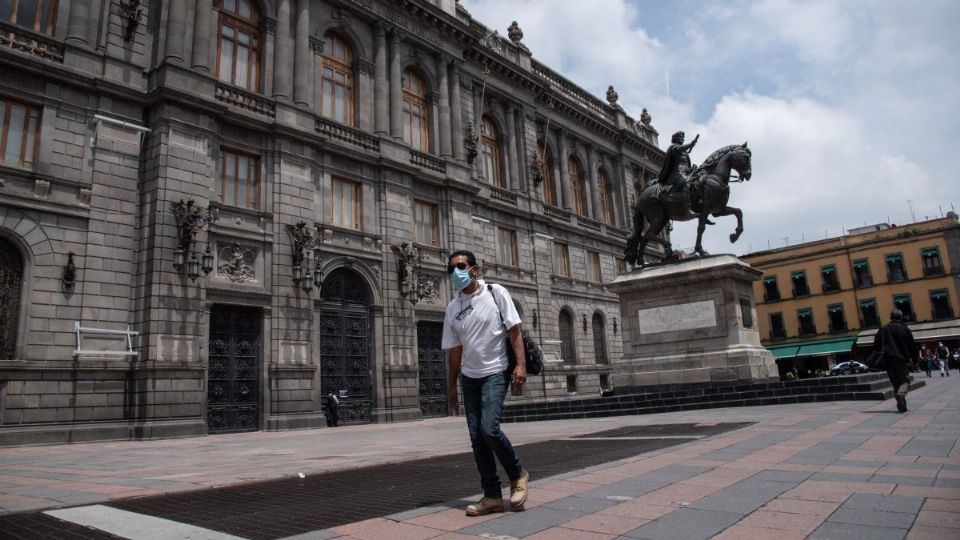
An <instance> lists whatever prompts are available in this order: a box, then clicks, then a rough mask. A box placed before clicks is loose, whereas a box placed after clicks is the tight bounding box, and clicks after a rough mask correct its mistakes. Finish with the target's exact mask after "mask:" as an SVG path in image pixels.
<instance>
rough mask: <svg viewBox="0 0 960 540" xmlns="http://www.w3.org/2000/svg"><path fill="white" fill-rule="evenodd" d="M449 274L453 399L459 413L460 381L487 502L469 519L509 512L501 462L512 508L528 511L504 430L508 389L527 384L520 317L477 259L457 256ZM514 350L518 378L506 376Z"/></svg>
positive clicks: (446, 332)
mask: <svg viewBox="0 0 960 540" xmlns="http://www.w3.org/2000/svg"><path fill="white" fill-rule="evenodd" d="M447 273H448V274H450V280H451V283H452V285H453V288H454V289H455V290H456V291H458V292H457V294H456V295H455V296H454V297H453V299H452V300H450V303H449V304H447V312H446V315H445V316H444V319H443V341H442V347H443V348H444V349H445V350H447V351H448V353H449V356H448V363H449V367H450V378H449V381H448V386H447V396H448V399H449V401H450V407H451V408H452V409H454V410H457V409H458V408H459V406H460V403H459V398H458V396H457V379H458V378H459V379H460V384H461V386H462V387H463V407H464V413H465V415H466V417H467V430H468V431H469V432H470V443H471V445H472V446H473V459H474V461H476V463H477V470H478V471H479V473H480V485H481V486H482V487H483V498H481V499H480V501H478V502H477V503H475V504H471V505H469V506H467V512H466V513H467V515H468V516H484V515H487V514H492V513H495V512H503V494H502V492H501V489H500V477H498V476H497V459H499V460H500V465H501V466H502V467H503V469H504V470H505V471H506V473H507V477H509V478H510V507H511V508H512V509H513V510H523V505H524V504H525V503H526V502H527V482H528V480H529V478H530V475H529V473H528V472H527V471H526V470H525V469H524V468H523V464H522V463H521V462H520V456H518V455H517V452H516V451H515V450H514V448H513V445H512V444H510V439H508V438H507V435H506V434H505V433H504V432H503V431H501V429H500V418H501V417H502V415H503V400H504V399H506V397H507V384H508V383H512V385H513V389H514V390H516V391H519V390H520V389H521V388H523V385H524V383H526V381H527V367H526V362H525V360H524V359H525V355H524V351H523V338H522V336H521V334H520V315H519V314H517V308H516V307H515V306H514V305H513V301H512V300H511V298H510V293H509V292H508V291H507V289H505V288H503V287H502V286H500V285H493V286H492V288H491V289H487V286H486V284H485V283H484V282H483V281H481V280H480V279H479V274H480V269H479V268H478V267H477V259H476V257H475V256H474V255H473V253H471V252H469V251H464V250H459V251H454V252H453V253H452V254H451V255H450V258H449V259H448V260H447ZM501 313H502V319H501ZM507 336H509V343H508V339H507ZM508 345H509V346H510V347H512V348H513V351H514V353H515V355H516V356H515V358H517V360H518V361H517V366H516V368H514V370H513V372H512V373H505V371H506V370H507V366H508V365H509V360H508V358H507V346H508ZM507 378H510V379H511V380H510V381H508V380H507ZM494 456H496V457H494Z"/></svg>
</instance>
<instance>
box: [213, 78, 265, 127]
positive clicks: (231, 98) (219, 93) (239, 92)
mask: <svg viewBox="0 0 960 540" xmlns="http://www.w3.org/2000/svg"><path fill="white" fill-rule="evenodd" d="M216 98H217V100H218V101H222V102H224V103H226V104H228V105H233V106H234V107H237V108H240V109H244V110H247V111H250V112H254V113H257V114H262V115H264V116H269V117H270V118H273V117H274V116H276V106H275V105H274V103H273V100H271V99H268V98H265V97H263V96H261V95H260V94H257V93H255V92H251V91H249V90H245V89H243V88H240V87H239V86H233V85H229V84H226V83H223V82H218V83H217V90H216Z"/></svg>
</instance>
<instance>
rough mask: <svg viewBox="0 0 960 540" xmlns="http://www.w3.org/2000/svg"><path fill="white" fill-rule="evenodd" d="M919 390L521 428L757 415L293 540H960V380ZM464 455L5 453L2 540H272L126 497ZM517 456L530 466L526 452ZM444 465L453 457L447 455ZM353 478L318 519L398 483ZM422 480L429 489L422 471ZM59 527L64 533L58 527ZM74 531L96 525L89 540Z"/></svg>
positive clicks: (437, 429)
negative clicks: (489, 497) (473, 505)
mask: <svg viewBox="0 0 960 540" xmlns="http://www.w3.org/2000/svg"><path fill="white" fill-rule="evenodd" d="M956 374H957V373H956V372H954V375H956ZM924 380H926V381H927V383H928V384H927V386H926V387H924V388H921V389H920V390H918V391H915V392H912V393H911V394H910V396H909V397H908V402H909V406H910V412H909V413H907V414H898V413H896V412H895V405H894V402H893V400H888V401H885V402H880V403H878V402H826V403H811V404H803V405H779V406H770V407H754V408H731V409H713V410H702V411H685V412H676V413H664V414H656V415H645V416H629V417H615V418H604V419H593V420H570V421H554V422H533V423H525V424H509V425H506V426H505V430H506V431H507V433H508V434H509V435H510V436H511V438H512V439H513V440H514V442H515V444H518V445H530V446H528V447H527V449H528V451H529V452H530V453H533V452H541V451H543V450H537V449H538V448H549V447H552V446H551V445H556V444H561V443H563V442H564V441H573V440H574V439H579V440H586V441H590V440H594V439H597V438H598V437H597V435H596V434H598V433H599V432H603V431H609V430H614V429H617V428H629V427H632V426H652V425H663V424H685V423H686V424H699V425H701V426H703V425H705V424H713V423H734V422H752V423H753V424H752V425H750V426H747V427H743V428H741V429H737V430H734V431H727V432H724V433H717V434H709V433H708V434H705V435H703V434H701V435H696V437H698V438H684V439H678V440H676V441H673V443H674V444H672V446H666V447H664V446H663V445H659V446H658V445H652V446H649V447H647V446H643V445H638V446H637V451H636V452H637V453H636V454H635V455H628V456H627V457H620V456H621V455H622V454H620V455H618V456H616V459H615V460H614V461H609V462H605V463H599V464H590V465H588V466H585V467H584V468H577V469H574V470H571V471H569V472H565V473H562V474H553V476H546V475H547V474H550V473H551V472H552V473H555V472H556V470H552V471H551V472H547V471H546V470H544V474H542V475H540V476H539V477H538V471H537V469H536V468H535V467H534V466H533V465H532V464H531V466H530V467H531V477H532V480H533V482H532V483H531V491H530V498H529V500H528V502H527V505H526V506H527V508H526V510H525V511H523V512H509V511H508V512H506V513H504V514H496V515H493V516H485V517H481V518H469V517H466V516H465V515H464V513H463V508H464V506H465V505H466V504H467V501H469V500H470V499H473V498H474V497H466V498H464V499H456V500H450V501H436V502H435V503H433V504H430V505H426V506H420V507H412V508H409V509H407V510H405V511H402V512H400V513H392V514H390V515H383V516H380V517H372V518H366V519H364V518H360V519H363V520H362V521H358V522H353V523H346V524H340V525H337V526H334V527H331V528H325V529H318V530H312V531H310V532H307V533H304V534H300V535H299V536H297V538H303V539H307V538H313V539H325V538H342V539H344V540H349V539H382V538H388V539H391V540H400V539H406V538H410V539H419V538H425V539H426V538H431V539H433V538H435V539H443V540H448V539H451V540H452V539H460V538H478V537H480V538H503V539H509V538H534V539H538V538H544V539H564V538H576V539H586V540H591V539H604V538H624V539H649V540H660V539H674V538H675V539H683V540H691V539H697V538H718V539H725V540H731V539H739V538H750V539H753V538H778V539H780V538H782V539H790V538H811V539H819V538H858V537H860V538H870V539H871V540H874V539H886V538H911V539H922V538H944V539H956V538H960V444H958V437H960V377H956V376H955V377H950V378H940V377H934V378H931V379H926V378H924ZM661 431H662V433H669V430H667V431H663V430H661ZM619 433H620V434H621V435H624V436H622V437H621V436H619V435H618V436H617V437H615V438H617V439H622V440H624V441H625V442H626V441H633V442H634V443H636V442H638V441H652V440H654V439H655V440H657V441H664V438H665V437H672V436H679V437H683V433H682V432H681V433H680V435H663V434H662V433H658V434H655V435H649V437H651V438H647V439H644V438H643V437H648V436H647V435H644V433H647V432H644V431H640V432H637V431H635V430H633V429H623V430H621V431H620V432H619ZM637 433H640V435H639V436H638V435H637ZM590 434H593V435H592V436H591V435H590ZM579 435H588V436H587V437H577V436H579ZM549 441H554V442H553V443H551V442H549ZM468 451H469V443H468V441H467V435H466V430H465V428H464V423H463V419H462V418H445V419H438V420H427V421H423V422H415V423H404V424H386V425H368V426H355V427H342V428H337V429H319V430H311V431H296V432H282V433H263V432H259V433H249V434H239V435H218V436H208V437H202V438H191V439H179V440H164V441H144V442H116V443H93V444H77V445H63V446H43V447H27V448H24V447H21V448H3V449H0V513H4V514H7V515H5V516H0V536H4V537H8V536H9V537H23V538H34V537H51V538H52V537H91V538H92V537H96V538H110V537H123V538H134V539H146V538H187V537H189V538H211V539H213V538H238V537H242V538H266V537H273V538H276V537H278V536H281V534H279V530H278V531H277V532H276V533H274V534H273V535H272V536H271V535H270V534H269V533H270V531H269V529H270V527H269V526H268V525H269V521H270V520H269V517H270V516H267V517H265V518H264V520H265V521H264V523H263V525H264V526H262V527H260V530H258V531H257V534H253V529H252V528H251V530H250V534H247V533H246V532H243V533H242V534H241V533H238V532H237V531H236V530H232V531H230V532H224V528H222V527H221V528H219V529H217V530H214V529H213V528H206V527H201V526H198V525H196V524H192V523H185V522H181V521H177V520H171V519H167V518H164V517H162V516H158V515H149V514H145V513H138V512H132V511H130V510H128V509H126V508H133V507H136V506H137V505H136V504H133V503H136V502H138V501H131V500H130V499H132V498H135V497H143V496H151V495H159V494H163V493H181V494H182V493H185V492H188V491H193V492H194V493H192V496H194V497H197V498H199V499H202V498H203V497H204V496H206V495H207V494H209V495H211V496H212V495H213V494H216V493H219V492H221V491H223V490H220V489H216V488H221V487H225V486H234V489H235V488H236V486H238V485H239V486H248V487H249V488H250V490H251V491H254V490H255V489H256V488H257V486H262V485H264V481H268V480H273V481H277V480H280V481H281V482H282V480H283V479H288V480H289V481H290V482H296V481H297V478H298V475H297V473H299V472H303V473H304V474H305V475H306V476H307V478H308V479H310V478H312V477H314V476H318V475H319V476H323V473H330V472H333V471H340V473H337V474H341V475H344V471H348V470H350V469H356V468H360V467H369V466H374V465H381V466H382V465H384V464H389V463H407V462H412V461H413V460H417V459H421V458H425V457H431V456H446V457H444V458H443V459H454V456H452V455H453V454H463V453H465V452H468ZM520 453H521V457H523V455H524V448H521V449H520ZM428 461H430V460H428ZM433 461H435V462H436V464H441V463H445V462H444V461H442V460H441V458H439V457H438V458H437V459H435V460H433ZM528 461H529V462H530V463H534V462H535V461H536V459H534V456H531V459H529V460H528ZM400 466H402V465H400ZM359 472H360V471H358V474H357V475H356V478H363V479H364V480H362V483H363V484H364V485H362V486H361V485H359V484H358V485H356V486H351V484H350V481H342V486H341V488H340V489H338V490H336V491H337V492H339V493H334V494H333V495H334V497H333V498H332V499H330V498H327V499H325V500H320V499H318V500H317V501H316V502H317V504H318V512H319V508H321V507H322V508H323V509H325V510H329V507H330V506H331V505H332V506H334V507H336V504H337V503H336V500H337V497H348V496H349V494H350V493H351V491H358V490H359V489H361V488H363V489H371V486H370V485H368V484H373V486H376V485H378V484H379V483H382V484H383V485H384V489H387V484H386V483H385V482H383V480H382V478H381V479H379V480H378V476H377V475H370V474H366V475H362V474H359ZM422 474H427V473H422ZM345 476H346V477H348V478H352V476H351V475H349V473H346V475H345ZM468 477H469V476H468ZM410 480H412V481H413V485H417V482H416V480H417V477H416V476H412V477H411V478H410ZM477 484H479V483H478V482H477ZM424 485H426V484H424ZM211 488H215V489H211ZM374 489H375V487H374ZM476 489H477V491H479V488H476ZM171 497H173V496H171ZM144 500H147V499H144ZM157 500H164V498H159V499H157ZM171 500H172V499H171ZM331 500H332V501H333V502H331ZM250 504H251V505H252V506H253V507H252V508H249V511H248V512H247V513H248V514H249V512H252V511H255V510H256V509H257V508H256V505H257V501H256V500H254V501H252V502H251V503H250ZM198 508H199V505H198ZM40 510H46V512H45V513H38V512H37V511H40ZM204 511H208V512H215V511H216V509H215V508H207V509H205V510H204ZM390 511H391V512H394V510H390ZM385 512H386V511H385ZM374 515H375V514H374ZM239 517H242V516H238V519H239ZM184 521H188V520H184ZM227 521H229V519H227ZM33 524H36V527H35V528H34V529H31V527H33V526H34V525H33ZM14 525H16V526H17V527H19V528H13V527H14ZM58 526H59V527H60V528H61V530H62V531H63V532H64V534H62V535H61V536H55V535H54V534H52V533H50V531H56V530H58ZM78 527H79V528H80V530H81V531H86V532H85V533H79V536H77V534H78V533H77V529H78ZM83 527H86V528H83ZM89 527H94V528H89ZM290 530H293V529H290ZM300 530H302V528H301V529H300ZM264 531H266V532H264ZM68 534H69V535H71V536H68Z"/></svg>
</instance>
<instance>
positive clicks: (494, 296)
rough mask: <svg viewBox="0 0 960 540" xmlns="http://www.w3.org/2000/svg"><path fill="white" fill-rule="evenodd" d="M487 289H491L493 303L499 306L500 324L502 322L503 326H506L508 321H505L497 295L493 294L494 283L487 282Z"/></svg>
mask: <svg viewBox="0 0 960 540" xmlns="http://www.w3.org/2000/svg"><path fill="white" fill-rule="evenodd" d="M487 290H488V291H490V296H492V297H493V305H495V306H497V313H499V314H500V324H502V325H503V327H504V328H506V327H507V323H505V322H503V311H501V310H500V303H499V302H497V295H495V294H493V285H491V284H490V283H487Z"/></svg>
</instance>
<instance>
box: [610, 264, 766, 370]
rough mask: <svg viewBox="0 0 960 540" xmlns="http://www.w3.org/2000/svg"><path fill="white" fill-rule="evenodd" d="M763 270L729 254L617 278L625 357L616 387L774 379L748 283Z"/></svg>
mask: <svg viewBox="0 0 960 540" xmlns="http://www.w3.org/2000/svg"><path fill="white" fill-rule="evenodd" d="M761 275H762V272H760V271H759V270H756V269H754V268H753V267H751V266H750V265H748V264H747V263H745V262H743V261H741V260H740V259H738V258H736V257H734V256H733V255H717V256H710V257H702V258H699V259H691V260H688V261H682V262H678V263H675V264H669V265H664V266H656V267H647V268H644V269H642V270H635V271H633V272H630V273H628V274H622V275H620V276H618V277H617V279H616V280H614V282H613V283H611V284H610V285H609V288H610V290H612V291H614V292H615V293H617V294H618V295H620V314H621V320H622V321H623V359H622V360H621V361H620V362H618V363H616V364H615V371H614V380H613V383H614V385H615V386H617V387H625V386H650V385H659V384H684V383H703V382H721V381H753V380H766V379H770V378H776V377H777V368H776V364H775V363H774V359H773V354H772V353H770V351H768V350H767V349H765V348H763V347H762V346H761V345H760V332H759V330H758V326H757V317H756V308H755V307H754V302H753V286H752V283H753V282H754V281H757V280H759V279H760V276H761Z"/></svg>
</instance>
